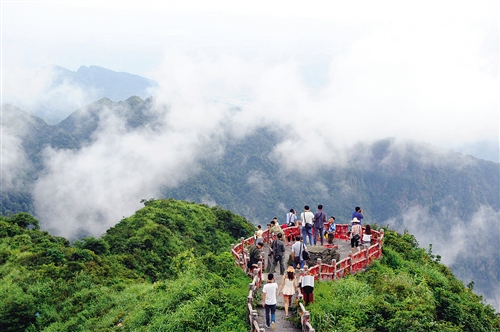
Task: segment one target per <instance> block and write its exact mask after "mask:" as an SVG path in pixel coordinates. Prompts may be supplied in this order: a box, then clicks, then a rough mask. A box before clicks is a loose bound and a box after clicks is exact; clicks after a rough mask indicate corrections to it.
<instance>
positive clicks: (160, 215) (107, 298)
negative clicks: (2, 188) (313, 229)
mask: <svg viewBox="0 0 500 332" xmlns="http://www.w3.org/2000/svg"><path fill="white" fill-rule="evenodd" d="M144 204H145V207H144V208H142V209H140V210H139V211H137V212H136V213H135V214H134V215H132V216H131V217H129V218H125V219H123V220H122V221H121V222H120V223H118V224H117V225H116V226H115V227H113V228H111V229H109V230H108V231H107V232H106V233H105V234H104V235H103V236H102V237H101V238H94V237H88V238H84V239H80V240H77V241H75V242H73V243H69V242H68V241H67V240H66V239H64V238H61V237H56V236H52V235H50V234H48V233H47V232H44V231H41V230H40V229H39V225H38V221H37V220H36V219H35V218H33V217H32V216H31V215H29V214H27V213H19V214H16V215H14V216H11V217H0V280H1V282H0V298H1V299H2V301H1V302H0V330H1V331H118V330H122V328H120V327H119V326H118V324H122V325H123V330H124V331H220V332H223V331H247V330H248V326H247V324H246V318H245V315H246V297H247V293H248V282H249V279H248V277H247V276H246V275H245V274H244V273H243V271H241V269H240V268H238V267H236V265H235V264H234V259H233V257H232V256H231V254H230V253H229V249H230V244H231V243H235V242H236V240H237V239H238V238H240V237H242V236H243V237H247V236H249V235H250V234H252V232H253V230H254V227H253V226H252V225H251V224H250V223H249V222H248V221H246V220H245V219H243V218H242V217H240V216H237V215H235V214H233V213H231V212H230V211H227V210H223V209H221V208H219V207H213V208H209V207H207V206H205V205H198V204H194V203H187V202H184V201H175V200H172V199H169V200H147V201H144ZM472 288H473V285H472V284H470V285H468V288H466V287H464V285H463V284H462V283H461V282H460V281H459V280H457V279H456V278H455V277H454V276H453V275H452V273H451V272H450V270H449V269H448V268H447V267H446V266H444V265H442V264H441V263H439V257H434V256H433V255H432V253H431V252H430V250H428V251H426V250H424V249H422V248H418V244H417V242H416V240H415V238H414V237H413V236H412V235H410V234H404V235H400V234H397V233H396V232H394V231H391V230H389V229H387V230H386V237H385V245H384V257H383V259H381V260H380V261H377V262H375V263H374V264H373V265H372V266H371V267H370V268H369V269H368V270H367V271H366V272H365V273H359V274H357V275H355V276H348V277H346V278H345V279H343V280H340V281H336V282H322V283H318V284H317V286H316V288H315V303H314V304H312V305H311V306H309V307H308V308H309V310H310V312H311V314H312V323H313V325H314V327H315V328H316V330H317V331H332V329H333V330H335V331H358V330H361V331H450V332H451V331H500V316H499V314H495V312H494V310H493V309H492V307H491V306H486V305H484V304H483V303H481V297H480V296H477V295H475V294H474V293H473V292H472V291H471V289H472Z"/></svg>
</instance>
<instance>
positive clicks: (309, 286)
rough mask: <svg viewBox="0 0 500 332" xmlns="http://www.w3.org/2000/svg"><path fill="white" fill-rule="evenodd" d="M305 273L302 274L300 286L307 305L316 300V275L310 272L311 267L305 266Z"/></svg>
mask: <svg viewBox="0 0 500 332" xmlns="http://www.w3.org/2000/svg"><path fill="white" fill-rule="evenodd" d="M304 270H305V271H304V272H305V275H303V276H301V279H300V287H301V290H302V296H303V297H304V303H305V305H308V304H309V303H312V302H313V301H314V277H313V276H312V275H311V274H310V273H309V268H308V267H307V266H306V267H304Z"/></svg>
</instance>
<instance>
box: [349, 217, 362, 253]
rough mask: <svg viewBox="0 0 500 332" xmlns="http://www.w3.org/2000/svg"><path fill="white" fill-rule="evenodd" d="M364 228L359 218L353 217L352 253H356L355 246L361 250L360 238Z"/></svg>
mask: <svg viewBox="0 0 500 332" xmlns="http://www.w3.org/2000/svg"><path fill="white" fill-rule="evenodd" d="M362 231H363V229H362V228H361V225H360V224H359V220H358V218H354V219H352V229H351V254H354V247H356V248H358V252H360V251H361V249H360V248H359V240H360V239H361V232H362Z"/></svg>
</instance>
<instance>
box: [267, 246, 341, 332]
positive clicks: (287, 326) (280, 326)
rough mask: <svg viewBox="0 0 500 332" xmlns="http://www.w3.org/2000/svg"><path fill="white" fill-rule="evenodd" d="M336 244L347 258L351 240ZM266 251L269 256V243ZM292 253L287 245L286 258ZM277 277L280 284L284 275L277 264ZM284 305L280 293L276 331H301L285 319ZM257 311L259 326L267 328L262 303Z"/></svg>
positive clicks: (318, 249) (319, 248) (317, 249)
mask: <svg viewBox="0 0 500 332" xmlns="http://www.w3.org/2000/svg"><path fill="white" fill-rule="evenodd" d="M325 243H326V241H325ZM334 245H337V246H338V249H337V252H338V253H339V254H340V259H344V258H346V257H347V256H348V255H349V254H350V253H351V246H350V242H348V241H344V240H335V241H334ZM307 250H309V251H311V252H322V251H324V250H327V248H326V247H323V246H321V245H320V244H318V245H317V246H308V247H307ZM264 252H265V253H266V256H265V257H267V254H268V253H269V248H268V246H267V245H266V246H265V247H264ZM290 253H291V246H286V254H285V257H286V258H285V259H286V260H287V259H288V256H289V255H290ZM325 263H326V262H325ZM328 264H330V262H328ZM286 268H287V267H286V266H285V270H286ZM275 277H276V282H277V283H278V285H280V284H281V278H282V275H281V274H280V271H279V266H276V273H275ZM266 280H267V273H266V274H264V282H266ZM295 298H296V297H295V296H294V298H293V300H292V303H293V301H295ZM283 305H284V304H283V295H280V296H278V298H277V307H278V309H277V310H276V328H275V330H274V331H277V332H285V331H297V332H300V331H301V329H299V328H296V327H295V326H294V325H293V323H292V322H291V321H289V320H286V319H285V309H283ZM279 308H281V309H279ZM257 311H258V313H259V326H260V327H261V328H265V325H266V311H265V309H264V308H263V307H262V305H261V304H260V303H259V306H258V308H257ZM266 330H270V329H266Z"/></svg>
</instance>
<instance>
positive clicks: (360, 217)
mask: <svg viewBox="0 0 500 332" xmlns="http://www.w3.org/2000/svg"><path fill="white" fill-rule="evenodd" d="M354 218H356V219H358V220H359V222H360V223H361V222H363V218H364V216H363V210H361V208H360V207H359V206H356V207H355V208H354V212H353V213H352V216H351V219H354Z"/></svg>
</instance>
